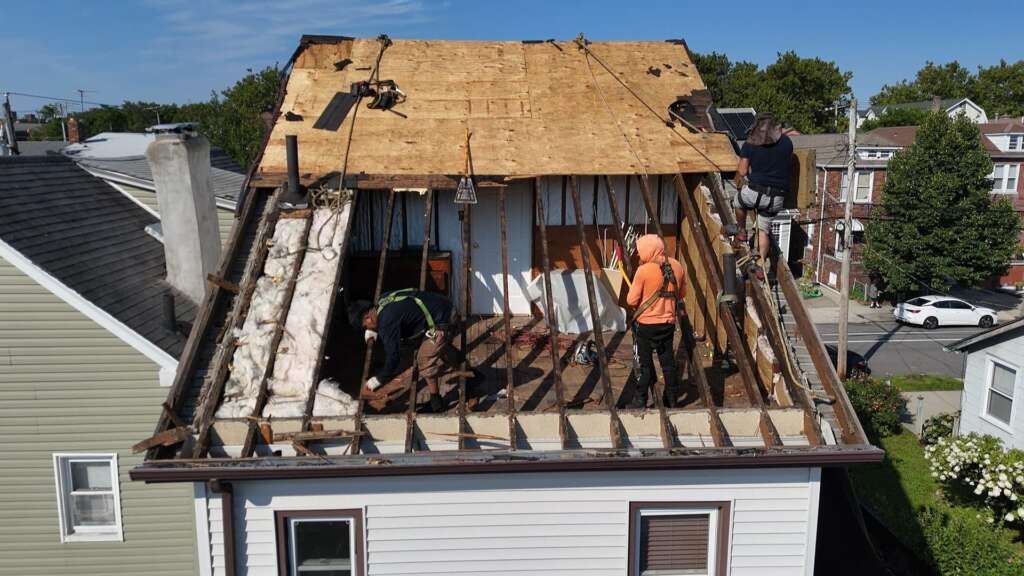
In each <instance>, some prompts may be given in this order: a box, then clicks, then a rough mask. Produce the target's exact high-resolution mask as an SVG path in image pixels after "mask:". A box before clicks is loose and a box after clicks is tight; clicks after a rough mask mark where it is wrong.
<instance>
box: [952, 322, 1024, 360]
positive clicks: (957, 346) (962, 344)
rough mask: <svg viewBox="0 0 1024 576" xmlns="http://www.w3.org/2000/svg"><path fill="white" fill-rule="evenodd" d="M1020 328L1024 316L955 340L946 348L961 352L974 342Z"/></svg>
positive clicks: (1023, 324) (1022, 325)
mask: <svg viewBox="0 0 1024 576" xmlns="http://www.w3.org/2000/svg"><path fill="white" fill-rule="evenodd" d="M1021 328H1024V317H1021V318H1018V319H1016V320H1012V321H1010V322H1007V323H1006V324H1001V325H998V326H993V327H992V328H989V329H988V330H985V331H984V332H979V333H977V334H973V335H971V336H968V337H967V338H964V339H962V340H959V341H957V342H953V343H952V344H950V345H949V346H946V350H950V351H953V352H963V351H964V350H965V349H966V348H970V347H972V346H974V345H976V344H980V343H982V342H985V341H986V340H988V339H990V338H995V337H996V336H1001V335H1003V334H1006V333H1008V332H1013V331H1014V330H1018V329H1021Z"/></svg>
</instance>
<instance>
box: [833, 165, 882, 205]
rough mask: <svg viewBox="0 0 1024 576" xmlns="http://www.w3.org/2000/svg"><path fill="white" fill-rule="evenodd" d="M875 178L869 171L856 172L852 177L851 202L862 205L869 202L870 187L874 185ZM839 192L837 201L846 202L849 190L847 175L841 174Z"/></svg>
mask: <svg viewBox="0 0 1024 576" xmlns="http://www.w3.org/2000/svg"><path fill="white" fill-rule="evenodd" d="M874 180H875V176H874V172H872V171H871V170H858V171H857V172H856V174H855V175H854V181H853V186H854V192H853V201H854V202H857V203H860V204H864V203H867V202H870V201H871V187H872V184H873V183H874ZM840 186H841V190H840V193H839V201H840V202H846V193H847V190H849V178H848V177H847V173H846V172H843V179H842V182H841V184H840Z"/></svg>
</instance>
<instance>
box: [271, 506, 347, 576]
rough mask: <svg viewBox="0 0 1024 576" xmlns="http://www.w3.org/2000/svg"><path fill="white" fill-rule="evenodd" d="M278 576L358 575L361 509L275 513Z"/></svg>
mask: <svg viewBox="0 0 1024 576" xmlns="http://www.w3.org/2000/svg"><path fill="white" fill-rule="evenodd" d="M274 518H275V521H276V524H277V546H278V574H280V576H303V575H310V576H361V575H362V567H361V566H362V560H361V558H363V543H362V514H361V511H360V510H310V511H295V512H284V511H278V512H275V513H274Z"/></svg>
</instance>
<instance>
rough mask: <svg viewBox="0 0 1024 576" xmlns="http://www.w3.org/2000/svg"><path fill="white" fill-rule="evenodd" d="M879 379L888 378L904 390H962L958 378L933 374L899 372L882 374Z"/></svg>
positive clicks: (962, 386)
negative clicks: (894, 374) (890, 374)
mask: <svg viewBox="0 0 1024 576" xmlns="http://www.w3.org/2000/svg"><path fill="white" fill-rule="evenodd" d="M881 379H883V380H889V381H890V382H892V384H893V386H895V387H897V388H899V389H900V390H902V391H904V392H921V391H931V390H963V388H964V383H963V382H962V381H961V380H960V379H959V378H953V377H952V376H939V375H935V374H901V375H899V376H882V377H881Z"/></svg>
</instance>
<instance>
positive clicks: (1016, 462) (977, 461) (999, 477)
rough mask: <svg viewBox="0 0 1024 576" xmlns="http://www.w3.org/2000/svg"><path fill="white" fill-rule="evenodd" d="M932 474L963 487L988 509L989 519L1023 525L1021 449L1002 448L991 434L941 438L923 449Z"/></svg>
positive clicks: (1023, 474)
mask: <svg viewBox="0 0 1024 576" xmlns="http://www.w3.org/2000/svg"><path fill="white" fill-rule="evenodd" d="M924 455H925V458H927V459H928V462H929V463H930V464H931V471H932V476H934V477H935V478H937V479H938V480H939V481H940V482H942V483H943V484H945V485H946V486H948V487H951V488H966V489H967V490H968V491H969V492H970V494H972V495H973V496H972V497H973V498H976V499H977V500H979V501H981V502H983V503H984V504H985V506H987V507H988V509H989V510H990V511H991V516H990V517H989V518H988V519H987V520H988V521H989V522H998V523H1008V524H1016V525H1017V526H1022V525H1024V452H1021V451H1019V450H1010V451H1005V450H1003V444H1002V442H1001V441H1000V440H999V439H998V438H994V437H992V436H979V435H977V434H971V435H968V436H961V437H957V438H952V437H950V438H940V439H939V440H938V442H936V443H935V444H933V445H931V446H927V447H925V449H924Z"/></svg>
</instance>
